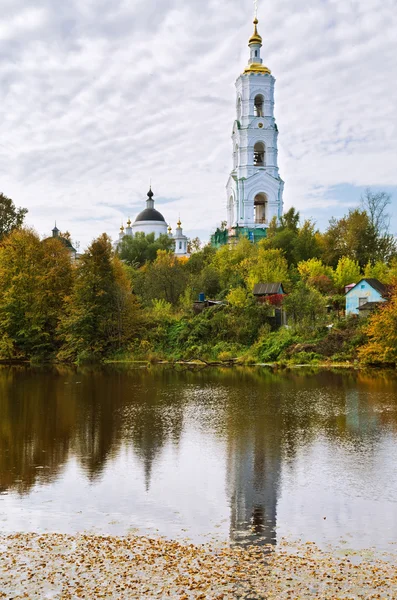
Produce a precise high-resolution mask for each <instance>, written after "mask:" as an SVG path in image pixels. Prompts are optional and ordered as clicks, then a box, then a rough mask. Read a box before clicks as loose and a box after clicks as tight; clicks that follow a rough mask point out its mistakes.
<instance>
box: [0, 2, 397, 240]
mask: <svg viewBox="0 0 397 600" xmlns="http://www.w3.org/2000/svg"><path fill="white" fill-rule="evenodd" d="M0 9H1V11H0V13H1V20H0V98H1V103H0V191H2V192H3V193H5V194H6V195H8V196H10V197H11V198H13V200H14V202H15V203H16V204H17V205H18V206H25V207H27V208H28V209H29V215H28V223H29V224H30V225H33V226H34V227H35V228H36V229H37V231H38V232H39V233H40V234H41V235H44V234H49V233H50V230H51V228H52V227H53V223H54V220H55V219H56V220H57V224H58V226H59V227H60V228H61V230H63V231H64V230H66V229H68V230H69V231H71V233H72V237H73V239H74V240H78V241H80V243H81V248H84V247H85V246H86V245H87V244H88V243H89V242H90V240H91V239H92V238H93V237H95V236H97V235H99V234H100V233H102V232H103V231H106V232H107V233H109V234H110V235H112V236H113V237H115V236H116V235H117V233H118V230H119V227H120V224H121V221H122V220H124V222H125V221H126V219H127V218H128V216H131V218H134V216H135V215H136V213H137V212H138V211H139V210H140V209H141V208H142V207H143V205H144V202H145V198H146V192H147V189H148V186H149V181H150V179H151V180H152V185H153V190H154V192H155V196H156V200H157V208H158V209H159V210H161V211H162V213H163V214H164V216H165V219H166V220H167V222H171V224H172V225H173V226H175V222H176V221H177V219H178V216H179V214H180V216H181V219H182V222H183V227H184V231H185V233H187V234H188V235H189V236H191V237H193V236H195V235H199V236H200V237H201V238H202V239H203V240H206V239H208V236H209V234H210V232H211V231H212V230H214V229H215V227H216V225H217V224H218V223H219V222H220V221H221V220H223V219H224V218H225V216H226V210H225V206H226V196H225V185H226V181H227V177H228V175H229V172H230V169H231V166H232V157H231V154H232V146H231V140H230V135H231V130H232V122H233V119H234V111H235V94H234V82H235V80H236V78H237V77H238V75H239V74H240V73H241V72H242V70H243V68H244V67H245V65H246V63H247V60H248V48H247V42H248V38H249V36H250V34H251V31H252V14H253V3H252V1H251V0H186V1H182V0H157V1H156V0H65V1H63V2H61V1H60V0H0ZM258 16H259V21H260V24H259V31H260V33H261V34H262V37H263V41H264V47H263V57H264V62H265V64H266V65H267V66H268V67H269V68H270V69H271V70H272V73H273V74H274V76H275V77H276V79H277V83H276V109H275V110H276V118H277V123H278V127H279V131H280V136H279V144H280V145H279V164H280V173H281V176H282V177H283V179H284V180H285V206H286V208H288V207H290V206H292V205H294V206H296V207H297V208H298V209H299V210H300V211H301V213H302V214H303V215H304V216H305V217H312V218H313V219H314V220H316V221H317V223H318V225H319V226H320V227H321V228H324V227H325V226H326V224H327V221H328V219H329V218H330V217H331V216H342V215H343V214H344V213H345V212H346V211H347V210H348V208H349V207H351V206H353V205H355V204H356V203H357V201H358V200H359V197H360V194H361V193H362V191H363V189H364V188H365V187H366V186H371V187H373V188H374V189H384V190H387V191H389V192H390V193H392V194H393V197H394V203H395V202H396V201H397V42H396V40H397V0H303V1H302V2H296V0H277V1H276V0H266V2H265V1H264V0H262V1H261V0H260V1H259V13H258ZM392 227H393V230H394V231H395V232H397V214H396V215H395V216H394V217H393V220H392Z"/></svg>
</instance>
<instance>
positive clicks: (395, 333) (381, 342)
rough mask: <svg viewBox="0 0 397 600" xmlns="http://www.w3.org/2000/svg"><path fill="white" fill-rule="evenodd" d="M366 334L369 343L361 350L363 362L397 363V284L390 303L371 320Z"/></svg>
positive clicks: (360, 354)
mask: <svg viewBox="0 0 397 600" xmlns="http://www.w3.org/2000/svg"><path fill="white" fill-rule="evenodd" d="M365 333H366V334H367V336H368V342H367V343H366V344H365V345H364V346H362V347H361V348H360V349H359V358H360V359H361V360H362V361H363V362H367V363H372V362H374V363H376V362H381V363H382V362H396V361H397V282H396V281H395V282H394V284H393V292H392V294H391V298H390V301H389V302H387V303H385V304H384V305H383V306H382V307H381V308H380V309H379V311H377V312H376V313H374V314H373V315H372V316H371V317H370V319H369V323H368V326H367V328H366V329H365Z"/></svg>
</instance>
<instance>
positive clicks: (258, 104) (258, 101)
mask: <svg viewBox="0 0 397 600" xmlns="http://www.w3.org/2000/svg"><path fill="white" fill-rule="evenodd" d="M263 104H264V100H263V96H261V95H258V96H255V100H254V114H255V116H256V117H263Z"/></svg>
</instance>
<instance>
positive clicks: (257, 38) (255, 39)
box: [248, 17, 262, 46]
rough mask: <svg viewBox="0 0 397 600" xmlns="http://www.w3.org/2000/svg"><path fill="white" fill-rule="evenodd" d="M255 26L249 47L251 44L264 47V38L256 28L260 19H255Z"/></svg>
mask: <svg viewBox="0 0 397 600" xmlns="http://www.w3.org/2000/svg"><path fill="white" fill-rule="evenodd" d="M254 25H255V29H254V33H253V34H252V35H251V37H250V40H249V42H248V45H249V46H250V45H251V44H260V45H262V37H261V36H260V35H259V33H258V30H257V28H256V26H257V25H258V19H257V18H256V17H255V19H254Z"/></svg>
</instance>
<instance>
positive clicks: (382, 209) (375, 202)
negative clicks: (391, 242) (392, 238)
mask: <svg viewBox="0 0 397 600" xmlns="http://www.w3.org/2000/svg"><path fill="white" fill-rule="evenodd" d="M390 205H391V195H390V194H387V193H386V192H377V193H373V192H372V190H371V189H370V188H367V189H366V190H365V192H364V194H363V195H362V196H361V206H362V208H363V210H365V212H366V213H367V215H368V217H369V222H370V224H371V227H372V228H373V230H374V231H375V234H376V235H377V236H378V237H381V236H383V235H385V234H388V233H389V227H390V214H389V213H388V212H387V208H388V206H390Z"/></svg>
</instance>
